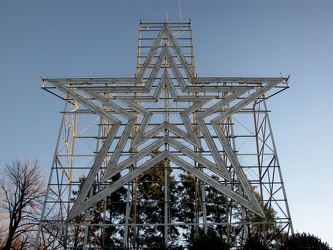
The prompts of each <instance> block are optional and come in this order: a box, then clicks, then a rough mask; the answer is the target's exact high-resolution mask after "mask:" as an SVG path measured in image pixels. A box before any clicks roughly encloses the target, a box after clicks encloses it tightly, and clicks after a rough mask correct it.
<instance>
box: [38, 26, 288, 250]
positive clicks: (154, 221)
mask: <svg viewBox="0 0 333 250" xmlns="http://www.w3.org/2000/svg"><path fill="white" fill-rule="evenodd" d="M42 88H43V89H44V90H46V91H48V92H50V93H52V94H54V95H56V96H57V97H60V98H61V99H63V100H64V101H65V108H64V111H63V113H62V122H61V126H60V130H59V136H58V141H57V144H56V149H55V153H54V159H53V164H52V168H51V173H50V177H49V184H48V191H47V195H46V198H45V203H44V209H43V213H42V216H41V220H40V227H39V239H40V241H39V242H38V244H45V245H47V244H58V245H57V246H58V247H59V248H60V249H82V248H83V249H111V247H112V246H121V247H125V248H128V249H141V248H145V247H147V246H148V245H147V244H151V246H154V244H155V243H156V242H153V241H152V240H151V239H152V238H154V239H157V240H155V241H162V242H158V243H159V244H164V245H166V246H169V247H172V246H175V245H177V246H186V244H187V240H188V238H186V237H187V236H186V235H192V236H193V233H194V234H198V233H199V232H200V231H203V232H207V231H208V230H210V229H213V230H217V228H218V230H220V232H222V234H223V235H222V236H223V238H224V239H226V240H227V241H228V242H230V243H232V244H233V246H235V247H237V246H241V245H243V244H244V242H245V241H246V240H247V238H248V237H249V236H250V235H253V234H254V233H258V234H260V236H261V237H262V238H263V239H264V241H265V242H267V244H269V243H272V242H273V243H274V241H276V239H277V238H278V237H279V235H281V234H283V233H287V234H288V233H291V232H292V223H291V217H290V212H289V208H288V203H287V198H286V193H285V189H284V184H283V180H282V175H281V169H280V165H279V160H278V156H277V151H276V147H275V144H274V139H273V134H272V127H271V124H270V121H269V116H268V113H269V110H268V109H267V106H266V100H267V99H268V98H270V97H272V96H274V95H276V94H277V93H280V92H281V91H283V90H285V89H287V88H288V78H285V77H257V78H251V77H246V78H245V77H198V76H197V74H196V72H195V63H194V52H193V44H192V30H191V23H190V22H169V21H168V22H161V23H159V22H156V23H152V22H149V21H141V22H140V27H139V37H138V56H137V67H136V73H135V75H134V77H129V78H53V79H43V86H42ZM214 206H215V210H214V209H213V207H214ZM149 208H151V210H149ZM216 208H219V209H216ZM151 211H154V215H150V212H151ZM175 232H178V233H179V235H183V236H178V237H175V235H176V234H175ZM45 235H48V237H47V238H48V240H47V242H46V241H45V237H42V236H45ZM184 235H185V236H184ZM149 237H150V238H149ZM51 239H52V240H51ZM36 245H37V244H36ZM108 247H109V248H108Z"/></svg>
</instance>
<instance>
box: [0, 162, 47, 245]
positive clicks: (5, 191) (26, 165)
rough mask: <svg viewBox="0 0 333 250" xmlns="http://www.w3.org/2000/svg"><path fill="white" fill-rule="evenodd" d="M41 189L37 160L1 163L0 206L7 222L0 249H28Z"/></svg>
mask: <svg viewBox="0 0 333 250" xmlns="http://www.w3.org/2000/svg"><path fill="white" fill-rule="evenodd" d="M45 190H46V187H45V182H44V176H43V175H42V172H41V169H40V165H39V162H38V160H35V161H33V162H30V161H29V160H26V161H25V162H23V163H22V162H20V161H18V160H15V161H13V162H12V164H7V165H6V166H5V171H4V173H3V176H2V178H1V180H0V209H1V212H2V213H4V214H7V215H8V219H9V223H8V225H7V227H8V233H7V235H6V239H5V241H4V242H2V243H3V246H2V249H3V250H9V249H29V245H31V242H32V241H33V238H34V237H33V235H34V234H35V231H36V226H37V225H38V219H39V215H40V209H41V204H42V198H43V197H44V195H45ZM0 246H1V245H0Z"/></svg>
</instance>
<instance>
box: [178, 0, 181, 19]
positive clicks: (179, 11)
mask: <svg viewBox="0 0 333 250" xmlns="http://www.w3.org/2000/svg"><path fill="white" fill-rule="evenodd" d="M178 7H179V19H180V22H182V9H181V7H180V0H178Z"/></svg>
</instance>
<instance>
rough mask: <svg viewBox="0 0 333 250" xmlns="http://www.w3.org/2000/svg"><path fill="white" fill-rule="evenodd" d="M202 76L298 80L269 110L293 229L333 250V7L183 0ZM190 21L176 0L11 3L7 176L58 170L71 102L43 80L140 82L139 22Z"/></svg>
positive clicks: (0, 30) (2, 21) (304, 0)
mask: <svg viewBox="0 0 333 250" xmlns="http://www.w3.org/2000/svg"><path fill="white" fill-rule="evenodd" d="M181 10H182V11H181V14H182V18H183V20H188V19H189V18H191V21H192V29H193V37H194V46H195V48H194V52H195V57H196V58H195V60H196V68H197V73H198V75H199V76H211V75H215V76H216V75H220V76H235V75H237V76H279V75H280V73H282V74H283V75H284V76H287V75H289V74H290V75H291V78H290V82H289V84H290V87H291V88H290V89H288V90H287V91H285V92H283V93H281V94H279V95H277V96H274V97H273V98H272V99H270V100H269V101H268V106H269V107H270V108H271V110H272V112H271V116H270V118H271V121H272V126H273V133H274V136H275V142H276V145H277V149H278V153H279V159H280V163H281V166H282V173H283V177H284V181H285V186H286V190H287V196H288V199H289V205H290V209H291V214H292V217H293V223H294V228H295V230H296V231H298V232H303V231H304V232H307V233H311V234H314V235H316V236H319V237H320V238H321V239H322V240H323V241H327V242H329V244H330V246H333V235H332V224H333V215H332V211H333V188H332V186H333V183H332V177H333V166H332V160H331V158H332V151H333V132H332V122H333V112H332V99H331V96H332V92H333V84H332V83H331V81H332V79H333V28H332V27H333V1H332V0H316V1H314V0H311V1H310V0H298V1H297V0H294V1H290V0H280V1H273V0H271V1H268V0H254V1H248V0H246V1H245V0H244V1H240V0H228V1H227V0H223V1H221V0H211V1H203V0H201V1H199V0H181ZM166 17H167V18H168V19H169V20H171V19H179V17H180V12H179V8H178V1H177V0H168V1H162V0H161V1H160V0H141V1H139V0H132V1H129V0H121V1H120V0H113V1H112V0H108V1H106V0H98V1H93V0H91V1H87V0H80V1H74V0H72V1H68V0H66V1H64V0H58V1H51V0H49V1H48V0H29V1H16V0H0V81H1V82H0V94H1V95H0V114H1V118H0V128H1V129H0V138H1V141H0V170H1V169H2V168H3V166H4V165H5V164H6V163H11V162H12V161H13V160H14V159H16V158H17V159H20V160H24V159H25V158H27V157H30V158H33V159H34V158H35V157H38V158H39V159H40V161H41V163H42V165H43V167H44V169H45V172H47V171H48V169H49V167H50V164H51V162H52V157H53V151H54V148H55V143H56V139H57V134H58V130H59V125H60V118H61V115H60V113H59V112H60V111H61V110H62V109H63V106H64V103H63V101H61V100H60V99H57V98H56V97H54V96H52V95H50V94H48V93H46V92H45V91H42V90H41V89H40V87H41V77H64V76H66V77H67V76H68V77H107V76H128V75H129V76H133V74H134V73H135V64H136V53H137V35H138V26H139V21H140V18H142V19H151V20H152V19H158V20H163V19H165V18H166Z"/></svg>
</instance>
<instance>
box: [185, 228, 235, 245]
mask: <svg viewBox="0 0 333 250" xmlns="http://www.w3.org/2000/svg"><path fill="white" fill-rule="evenodd" d="M230 247H231V246H230V244H228V243H227V242H225V241H224V239H223V238H221V237H219V236H218V235H217V233H216V231H215V230H212V229H209V230H208V232H207V234H205V233H204V232H200V234H199V236H198V237H197V238H195V239H194V240H192V241H191V242H190V245H189V248H188V249H189V250H202V249H209V250H229V249H230Z"/></svg>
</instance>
